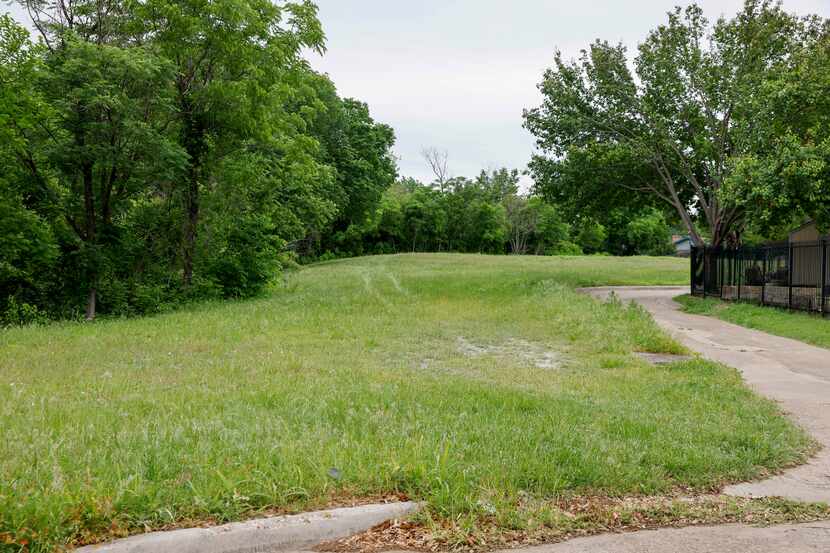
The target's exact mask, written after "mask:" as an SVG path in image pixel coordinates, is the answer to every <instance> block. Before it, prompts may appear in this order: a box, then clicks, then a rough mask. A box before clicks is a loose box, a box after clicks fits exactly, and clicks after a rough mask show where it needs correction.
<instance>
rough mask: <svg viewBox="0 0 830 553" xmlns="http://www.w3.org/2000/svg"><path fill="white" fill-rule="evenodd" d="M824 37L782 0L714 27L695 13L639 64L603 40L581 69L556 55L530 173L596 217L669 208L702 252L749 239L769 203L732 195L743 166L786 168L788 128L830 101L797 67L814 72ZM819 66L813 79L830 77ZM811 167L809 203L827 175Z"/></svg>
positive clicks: (654, 35) (533, 117) (757, 0)
mask: <svg viewBox="0 0 830 553" xmlns="http://www.w3.org/2000/svg"><path fill="white" fill-rule="evenodd" d="M824 33H826V27H822V22H821V21H820V20H819V19H818V18H811V17H806V18H798V17H796V16H794V15H790V14H788V13H786V12H785V11H784V10H783V8H782V7H781V6H780V4H778V3H774V2H773V1H772V0H746V2H745V3H744V7H743V8H742V10H741V11H740V12H739V13H738V14H737V15H736V16H735V17H733V18H731V19H728V18H721V19H718V21H717V22H715V23H714V25H710V24H709V22H708V21H707V20H706V18H705V17H704V16H703V12H702V10H701V8H700V7H698V6H697V5H694V4H692V5H690V6H688V7H686V8H679V7H678V8H676V9H675V10H673V11H672V12H670V13H669V14H668V21H667V22H666V23H665V24H663V25H660V26H659V27H657V28H656V29H654V30H653V31H651V32H650V33H649V34H648V35H647V36H646V37H645V40H644V41H643V42H642V43H641V44H640V46H639V47H638V55H637V57H636V58H635V59H634V60H633V65H632V64H630V63H629V61H630V60H629V58H628V53H627V51H626V49H625V47H624V46H622V45H621V44H618V45H612V44H609V43H608V42H606V41H601V40H597V41H596V42H594V43H593V44H591V45H590V47H589V48H587V49H586V50H584V51H583V52H582V55H581V57H580V59H579V60H572V61H568V60H565V59H563V58H562V56H561V55H560V54H557V56H556V58H555V61H554V64H555V65H554V67H553V68H551V69H549V70H547V71H546V72H545V74H544V77H543V80H542V83H541V84H540V85H539V88H540V90H541V92H542V95H543V103H542V105H541V106H539V107H537V108H535V109H531V110H529V111H527V112H526V113H525V126H526V127H527V128H528V129H529V130H530V131H531V132H532V133H533V134H534V135H535V136H536V137H537V143H538V145H539V147H540V148H541V151H542V153H541V154H540V155H537V156H535V157H534V160H533V162H532V163H531V173H532V174H533V175H534V177H535V179H536V182H537V185H538V187H539V189H540V192H541V193H542V194H543V195H545V196H546V197H548V198H550V199H558V200H560V201H563V202H564V203H567V204H569V205H576V206H589V209H590V210H591V211H593V212H594V213H595V212H597V211H601V210H602V209H607V208H608V207H609V206H612V205H613V206H621V207H623V208H624V209H631V210H633V211H639V209H640V208H642V207H650V206H655V205H657V204H658V203H660V204H661V205H662V206H663V207H664V208H666V209H670V210H671V211H672V212H673V213H674V216H676V217H677V218H678V220H679V221H681V222H682V224H683V225H684V226H685V227H686V229H687V231H688V232H689V234H690V235H691V237H692V239H693V241H694V242H696V243H698V244H700V243H702V241H703V237H704V235H707V234H708V236H709V237H710V239H711V242H712V244H713V245H720V244H721V243H723V242H729V241H733V242H735V241H738V240H739V239H740V234H741V233H742V232H743V230H744V228H745V226H746V221H747V216H746V214H747V209H749V208H748V207H747V206H748V205H750V204H751V203H758V202H755V200H754V199H752V198H751V194H750V195H749V196H748V195H747V189H749V190H753V189H754V188H755V184H754V183H753V182H750V181H748V180H747V179H746V178H742V179H740V182H741V183H743V185H745V186H740V185H739V184H736V185H735V187H734V188H736V189H738V190H739V192H738V193H736V194H734V195H730V194H727V193H726V192H727V190H728V189H729V188H730V187H729V186H728V182H729V181H730V179H732V178H733V173H734V172H735V167H736V160H741V159H742V158H744V157H745V156H749V157H750V158H752V157H753V156H758V155H759V154H770V155H771V156H772V157H773V158H775V157H776V152H777V151H778V150H779V148H778V146H777V142H778V141H779V138H778V137H779V136H780V135H781V133H780V132H777V131H780V130H786V128H787V125H784V124H782V123H781V121H783V120H786V119H787V118H788V117H789V116H790V115H793V114H795V113H796V112H797V111H798V107H800V106H799V105H798V102H800V103H801V105H803V106H804V107H806V108H808V109H807V113H808V114H811V115H816V116H818V114H820V113H821V112H822V109H820V106H818V105H816V106H815V108H817V109H815V108H814V106H813V104H814V103H815V101H814V100H809V99H810V98H814V97H818V96H822V95H820V94H816V92H818V91H820V90H821V86H822V85H815V86H813V87H812V88H811V87H810V85H803V84H802V80H801V79H800V77H801V76H802V75H799V71H798V69H797V67H799V66H798V65H794V61H795V60H799V59H803V60H805V62H804V63H803V64H801V66H802V67H806V66H808V65H810V64H809V63H808V62H806V60H807V59H812V58H811V56H809V55H807V56H805V55H804V52H805V51H811V44H812V43H813V42H814V41H815V40H816V36H820V35H822V34H824ZM813 57H814V56H813ZM816 65H817V66H818V67H820V66H821V64H816ZM818 67H816V68H815V69H811V70H806V72H808V73H810V76H811V77H815V76H817V75H819V74H823V75H825V76H826V74H827V71H826V70H823V71H822V70H821V69H819V68H818ZM632 69H633V71H632ZM821 79H824V82H826V77H821ZM807 82H811V80H809V79H808V80H807ZM812 82H815V79H813V80H812ZM782 83H788V84H789V85H791V90H797V91H798V92H793V93H792V94H791V96H792V98H793V102H792V103H791V104H789V105H788V108H789V109H779V108H780V107H781V106H780V104H781V102H780V101H779V100H778V99H777V98H776V97H777V96H779V95H780V94H781V92H782V88H785V87H783V86H782ZM805 92H806V94H805ZM814 94H815V96H814ZM823 96H824V97H825V98H826V94H824V95H823ZM805 100H806V101H805ZM822 101H824V100H819V101H818V102H819V103H820V102H822ZM823 111H824V113H825V114H826V113H827V111H826V110H823ZM819 117H820V116H819ZM803 119H804V117H803V116H797V117H796V118H795V120H796V121H801V120H803ZM776 125H777V127H776ZM808 128H809V127H808ZM798 136H799V138H802V137H803V136H804V134H803V129H802V132H801V133H800V134H799V135H798ZM818 157H821V154H819V155H818ZM814 159H815V158H814ZM789 165H790V164H788V166H789ZM806 165H807V167H802V168H801V169H800V170H799V171H798V173H799V175H800V176H796V177H794V179H793V183H792V187H793V188H796V189H799V190H801V191H802V193H801V197H802V198H806V197H808V196H809V187H805V185H804V184H803V182H802V184H799V179H800V178H802V177H804V178H806V179H807V180H810V181H811V182H813V180H811V179H815V174H814V172H815V171H816V170H817V168H816V167H815V163H807V164H806ZM753 172H754V171H753ZM762 172H763V171H762ZM762 180H763V179H762ZM802 180H803V179H802ZM760 186H764V184H763V183H761V185H760ZM741 190H742V191H741ZM804 203H806V202H804ZM701 227H702V228H703V229H705V230H702V229H701Z"/></svg>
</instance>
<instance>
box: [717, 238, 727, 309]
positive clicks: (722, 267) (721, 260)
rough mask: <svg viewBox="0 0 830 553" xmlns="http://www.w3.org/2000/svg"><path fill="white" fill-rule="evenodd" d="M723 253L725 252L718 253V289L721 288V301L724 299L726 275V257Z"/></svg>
mask: <svg viewBox="0 0 830 553" xmlns="http://www.w3.org/2000/svg"><path fill="white" fill-rule="evenodd" d="M723 253H724V252H723V250H720V251H719V252H718V282H719V286H718V287H719V288H720V299H723V277H724V274H725V273H726V257H725V256H724V255H723Z"/></svg>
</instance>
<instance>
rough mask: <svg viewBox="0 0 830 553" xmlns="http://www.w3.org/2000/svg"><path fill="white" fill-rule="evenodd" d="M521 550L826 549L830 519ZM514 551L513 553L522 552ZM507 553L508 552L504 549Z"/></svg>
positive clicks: (741, 552) (767, 552) (806, 552)
mask: <svg viewBox="0 0 830 553" xmlns="http://www.w3.org/2000/svg"><path fill="white" fill-rule="evenodd" d="M519 551H520V552H521V553H819V552H821V553H827V551H830V522H813V523H809V524H788V525H781V526H772V527H769V528H756V527H754V526H744V525H737V524H726V525H723V526H715V527H692V528H680V529H678V528H666V529H663V530H644V531H642V532H635V533H632V534H605V535H602V536H594V537H590V538H581V539H576V540H572V541H568V542H565V543H558V544H552V545H542V546H539V547H531V548H528V549H522V550H519ZM519 551H514V552H513V553H519ZM504 553H507V552H504Z"/></svg>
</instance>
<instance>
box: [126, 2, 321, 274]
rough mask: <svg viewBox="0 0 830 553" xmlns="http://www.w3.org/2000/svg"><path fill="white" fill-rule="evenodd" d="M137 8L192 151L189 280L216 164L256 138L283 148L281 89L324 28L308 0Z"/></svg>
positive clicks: (141, 35)
mask: <svg viewBox="0 0 830 553" xmlns="http://www.w3.org/2000/svg"><path fill="white" fill-rule="evenodd" d="M135 9H136V17H135V20H134V21H135V23H136V26H137V28H136V29H135V30H134V31H133V32H134V34H135V36H136V37H137V38H136V40H140V41H148V42H152V43H153V44H154V45H155V46H156V47H157V48H159V49H160V51H161V52H162V53H163V55H164V56H165V57H166V58H168V59H170V60H173V62H174V64H175V72H174V87H175V102H176V108H177V109H176V118H177V122H178V129H179V135H180V136H179V140H180V143H181V145H182V146H183V147H184V149H185V151H186V152H187V155H188V164H187V170H186V172H185V175H184V179H183V181H184V182H183V186H182V190H181V192H182V197H183V202H184V209H185V213H186V217H185V220H184V225H183V232H182V278H183V282H184V284H185V285H190V283H191V282H192V279H193V266H194V256H195V253H196V238H197V232H198V228H199V217H200V207H201V205H200V201H201V195H202V190H203V188H204V187H205V186H207V184H208V183H209V182H210V180H211V168H212V164H214V163H215V162H217V160H221V158H223V157H224V156H227V155H230V154H231V153H233V152H236V151H238V150H239V149H241V148H245V147H246V145H248V144H249V143H250V142H256V141H259V142H264V143H266V144H267V145H269V146H271V147H272V148H273V150H274V153H275V154H276V155H281V152H280V151H279V149H280V144H279V140H278V138H279V134H280V133H281V131H283V130H285V129H284V127H283V126H284V125H285V123H286V121H285V120H284V118H281V117H279V115H280V113H281V110H278V109H276V108H278V107H279V104H278V102H279V101H281V100H282V98H281V93H283V92H284V90H281V88H283V87H284V86H285V85H286V81H287V80H290V76H289V75H290V73H291V72H292V71H296V70H303V69H305V67H306V65H305V62H304V61H303V59H302V56H301V54H302V50H303V49H304V48H310V49H313V50H317V51H322V48H323V40H324V35H323V31H322V28H321V26H320V22H319V20H318V19H317V9H316V7H315V6H314V4H312V3H311V2H309V1H303V2H279V3H277V2H272V1H271V0H213V1H209V0H175V1H173V0H148V1H146V2H142V3H139V4H137V6H136V8H135ZM292 131H293V129H288V132H289V133H291V132H292Z"/></svg>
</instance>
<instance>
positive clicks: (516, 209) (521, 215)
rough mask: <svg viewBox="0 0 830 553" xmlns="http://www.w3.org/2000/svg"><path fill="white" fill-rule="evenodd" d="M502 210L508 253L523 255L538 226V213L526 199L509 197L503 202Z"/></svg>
mask: <svg viewBox="0 0 830 553" xmlns="http://www.w3.org/2000/svg"><path fill="white" fill-rule="evenodd" d="M504 210H505V215H506V217H507V224H508V242H509V244H510V252H511V253H514V254H524V253H525V252H527V245H528V241H529V240H530V237H531V236H532V235H533V233H534V232H536V229H537V227H538V225H539V212H538V211H537V210H535V209H533V207H532V206H530V205H529V203H528V201H527V199H526V198H523V197H521V196H515V195H514V196H509V197H507V198H505V200H504Z"/></svg>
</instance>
